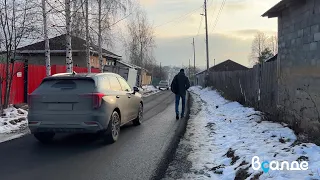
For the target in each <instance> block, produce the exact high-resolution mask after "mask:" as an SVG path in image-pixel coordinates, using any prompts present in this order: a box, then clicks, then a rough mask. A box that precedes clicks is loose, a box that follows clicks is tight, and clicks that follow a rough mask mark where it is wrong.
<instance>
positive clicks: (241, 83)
mask: <svg viewBox="0 0 320 180" xmlns="http://www.w3.org/2000/svg"><path fill="white" fill-rule="evenodd" d="M276 73H277V64H276V61H274V62H268V63H264V64H262V65H256V66H254V67H253V68H251V69H249V70H245V71H223V72H211V73H210V75H209V81H208V85H209V86H212V87H214V88H215V89H217V90H219V91H221V92H222V93H223V95H224V96H225V97H226V98H228V99H230V100H233V101H238V102H240V103H241V104H245V105H248V106H251V107H254V108H256V109H258V110H261V111H263V112H266V113H271V114H273V113H275V112H276V105H277V74H276Z"/></svg>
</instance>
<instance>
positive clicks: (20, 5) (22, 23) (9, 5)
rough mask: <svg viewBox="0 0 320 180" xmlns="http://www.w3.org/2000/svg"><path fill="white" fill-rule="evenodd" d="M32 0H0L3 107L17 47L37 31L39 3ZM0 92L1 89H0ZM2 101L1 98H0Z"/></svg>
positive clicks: (9, 84) (5, 102) (8, 95)
mask: <svg viewBox="0 0 320 180" xmlns="http://www.w3.org/2000/svg"><path fill="white" fill-rule="evenodd" d="M37 3H38V2H37V1H34V0H0V24H1V27H0V34H1V37H3V40H2V41H1V43H2V47H3V49H4V51H5V54H4V62H5V63H6V68H5V69H4V72H5V73H4V74H5V75H4V76H2V77H1V82H0V83H2V82H3V81H5V87H4V88H5V95H4V102H3V107H5V108H6V107H8V105H9V99H10V92H11V84H12V79H13V76H14V74H15V73H14V61H15V60H16V59H17V58H18V57H17V49H18V47H19V46H20V44H21V43H22V42H23V41H24V40H26V39H28V38H30V37H35V36H34V35H35V34H40V32H39V26H38V25H39V22H41V21H40V18H38V15H39V14H38V13H37V12H39V11H38V10H39V9H38V8H39V5H38V4H37ZM0 92H2V90H1V89H0ZM1 103H2V100H1Z"/></svg>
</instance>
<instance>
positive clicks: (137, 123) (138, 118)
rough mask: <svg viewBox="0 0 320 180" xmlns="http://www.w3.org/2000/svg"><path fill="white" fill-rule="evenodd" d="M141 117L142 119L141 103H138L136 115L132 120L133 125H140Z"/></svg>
mask: <svg viewBox="0 0 320 180" xmlns="http://www.w3.org/2000/svg"><path fill="white" fill-rule="evenodd" d="M142 119H143V105H142V103H140V105H139V109H138V117H137V118H136V119H134V120H133V121H132V122H133V125H135V126H139V125H141V124H142Z"/></svg>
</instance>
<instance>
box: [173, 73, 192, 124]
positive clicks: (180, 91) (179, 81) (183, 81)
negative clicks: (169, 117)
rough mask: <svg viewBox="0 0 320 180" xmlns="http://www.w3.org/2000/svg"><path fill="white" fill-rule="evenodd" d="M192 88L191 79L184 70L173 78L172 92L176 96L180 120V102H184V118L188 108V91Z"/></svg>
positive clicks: (177, 114) (177, 117) (177, 115)
mask: <svg viewBox="0 0 320 180" xmlns="http://www.w3.org/2000/svg"><path fill="white" fill-rule="evenodd" d="M189 87H190V81H189V78H188V77H187V76H186V75H185V73H184V69H181V70H180V72H179V73H178V74H177V75H176V76H175V77H174V78H173V80H172V83H171V91H172V92H173V93H174V94H175V95H176V107H175V108H176V119H177V120H178V119H179V102H180V98H181V100H182V111H181V118H183V117H184V110H185V106H186V91H187V90H188V89H189Z"/></svg>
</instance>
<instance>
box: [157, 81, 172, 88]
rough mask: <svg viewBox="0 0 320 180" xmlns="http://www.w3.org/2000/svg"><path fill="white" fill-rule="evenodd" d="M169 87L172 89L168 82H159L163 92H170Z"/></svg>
mask: <svg viewBox="0 0 320 180" xmlns="http://www.w3.org/2000/svg"><path fill="white" fill-rule="evenodd" d="M169 87H170V85H169V82H168V81H163V80H162V81H160V82H159V90H161V89H166V90H169Z"/></svg>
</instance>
